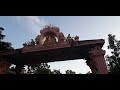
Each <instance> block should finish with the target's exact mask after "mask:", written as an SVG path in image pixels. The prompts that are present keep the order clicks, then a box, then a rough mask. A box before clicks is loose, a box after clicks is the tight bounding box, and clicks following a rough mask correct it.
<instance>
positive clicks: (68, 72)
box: [65, 70, 76, 74]
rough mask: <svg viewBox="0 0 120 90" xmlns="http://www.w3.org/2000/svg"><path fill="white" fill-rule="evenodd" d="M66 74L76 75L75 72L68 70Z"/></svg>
mask: <svg viewBox="0 0 120 90" xmlns="http://www.w3.org/2000/svg"><path fill="white" fill-rule="evenodd" d="M65 72H66V74H76V73H75V72H74V71H72V70H67V71H65Z"/></svg>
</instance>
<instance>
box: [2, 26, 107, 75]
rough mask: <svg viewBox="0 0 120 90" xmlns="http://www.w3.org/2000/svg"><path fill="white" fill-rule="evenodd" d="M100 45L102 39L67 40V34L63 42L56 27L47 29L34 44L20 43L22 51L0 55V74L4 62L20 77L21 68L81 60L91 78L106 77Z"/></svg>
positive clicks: (68, 38) (61, 34) (12, 51)
mask: <svg viewBox="0 0 120 90" xmlns="http://www.w3.org/2000/svg"><path fill="white" fill-rule="evenodd" d="M104 43H105V41H104V40H103V39H95V40H83V41H82V40H79V36H75V37H71V36H70V34H69V35H68V36H67V38H65V37H64V34H63V33H62V32H60V30H59V28H58V27H55V26H51V25H47V26H45V28H43V29H42V30H41V31H40V35H38V36H37V37H36V38H35V41H34V40H31V42H30V43H24V44H23V48H19V49H15V50H11V51H9V52H0V59H1V60H0V61H1V62H0V73H4V72H5V70H6V67H8V65H9V64H6V63H7V62H8V63H12V64H15V65H16V70H17V73H20V72H21V69H22V67H23V66H24V65H32V64H38V63H47V62H55V61H65V60H75V59H85V60H86V63H87V65H88V66H89V67H90V69H91V71H92V73H93V74H107V67H106V64H105V59H104V55H105V51H104V50H103V49H102V47H103V45H104ZM3 61H4V62H6V63H4V64H5V65H3V64H2V62H3ZM1 64H2V65H1ZM3 68H5V69H3ZM3 71H4V72H3Z"/></svg>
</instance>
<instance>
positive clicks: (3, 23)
mask: <svg viewBox="0 0 120 90" xmlns="http://www.w3.org/2000/svg"><path fill="white" fill-rule="evenodd" d="M48 24H52V25H54V26H57V27H59V28H60V31H61V32H63V33H64V35H65V36H66V37H67V35H68V34H70V35H71V36H72V37H74V36H76V35H78V36H79V38H80V40H91V39H105V44H104V46H103V49H104V50H106V55H107V54H109V53H110V51H109V50H108V49H107V45H108V34H114V35H116V38H117V39H120V35H119V33H120V16H0V27H3V28H4V29H5V31H4V32H3V34H5V35H6V37H5V39H4V40H5V41H8V42H11V43H12V46H13V47H14V48H15V49H17V48H22V47H23V46H22V44H23V43H24V42H28V41H30V40H31V39H35V38H36V36H37V35H38V34H40V30H41V29H42V28H43V27H44V26H45V25H48ZM48 64H49V65H50V67H51V69H52V70H53V69H57V70H59V69H60V71H61V72H62V73H65V71H66V70H68V69H70V70H73V71H75V72H76V73H82V74H85V73H87V72H88V71H90V69H89V67H88V66H87V65H86V63H85V60H70V61H69V60H68V61H60V62H52V63H48Z"/></svg>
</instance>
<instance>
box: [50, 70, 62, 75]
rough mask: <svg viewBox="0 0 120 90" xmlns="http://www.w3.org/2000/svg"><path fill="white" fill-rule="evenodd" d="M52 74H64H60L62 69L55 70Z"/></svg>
mask: <svg viewBox="0 0 120 90" xmlns="http://www.w3.org/2000/svg"><path fill="white" fill-rule="evenodd" d="M52 74H62V73H61V72H60V69H59V70H53V71H52Z"/></svg>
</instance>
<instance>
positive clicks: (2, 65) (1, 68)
mask: <svg viewBox="0 0 120 90" xmlns="http://www.w3.org/2000/svg"><path fill="white" fill-rule="evenodd" d="M10 65H11V64H10V63H8V62H7V61H3V60H2V61H0V74H6V72H7V70H8V69H9V67H10Z"/></svg>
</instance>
